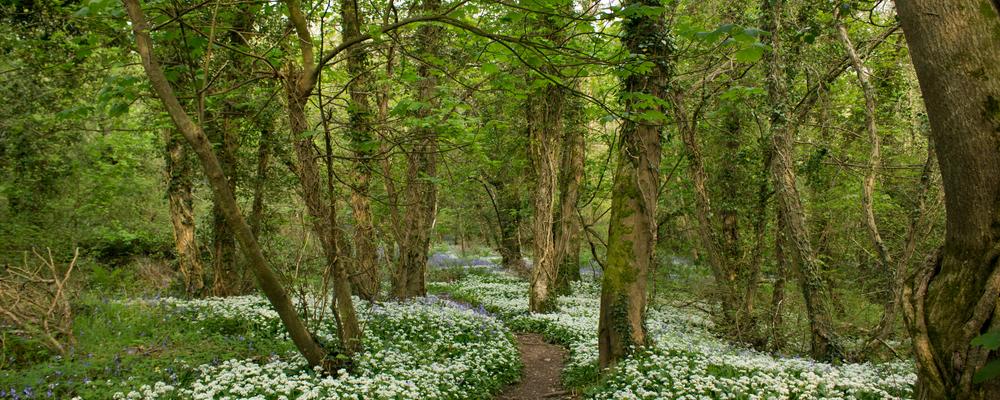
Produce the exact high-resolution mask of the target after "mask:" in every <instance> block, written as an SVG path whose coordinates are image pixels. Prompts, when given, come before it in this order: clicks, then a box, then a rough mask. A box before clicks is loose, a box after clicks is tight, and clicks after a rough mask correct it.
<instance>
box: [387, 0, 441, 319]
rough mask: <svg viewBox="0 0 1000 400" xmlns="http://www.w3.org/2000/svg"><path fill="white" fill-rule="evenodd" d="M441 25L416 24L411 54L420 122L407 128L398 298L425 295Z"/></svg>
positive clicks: (431, 4) (433, 209)
mask: <svg viewBox="0 0 1000 400" xmlns="http://www.w3.org/2000/svg"><path fill="white" fill-rule="evenodd" d="M440 7H441V2H440V1H439V0H422V1H421V3H420V6H419V7H418V9H419V10H421V11H423V12H425V13H427V14H433V13H436V12H438V9H439V8H440ZM442 31H443V29H442V28H441V27H440V26H434V25H431V24H425V25H421V26H420V27H419V28H417V39H416V40H417V50H416V52H417V54H419V55H420V57H421V58H422V60H423V61H422V62H421V64H420V66H419V67H418V68H417V75H418V76H419V81H418V83H417V87H416V96H415V97H416V101H417V103H418V104H419V105H420V107H419V109H418V110H417V112H416V117H417V118H420V119H423V120H424V121H423V122H424V124H423V125H421V126H418V127H416V128H414V129H412V131H411V137H412V141H413V145H412V147H411V148H410V149H408V150H407V153H406V161H407V169H406V188H407V190H406V194H405V196H404V198H405V202H406V209H405V210H404V212H403V216H402V222H403V226H402V227H401V231H403V232H404V234H403V241H402V243H400V260H399V265H398V266H397V270H396V272H395V274H394V275H393V282H392V293H393V296H394V297H396V298H400V299H407V298H411V297H415V296H423V295H425V294H427V287H426V274H427V250H428V249H429V248H430V236H431V230H432V229H434V221H435V217H436V215H437V184H436V183H435V182H434V179H435V178H436V176H437V157H438V154H437V152H438V138H437V132H436V131H435V126H434V125H433V123H431V122H430V121H431V120H433V119H434V118H436V117H435V116H433V113H434V111H435V109H436V106H437V103H438V100H437V89H438V78H437V72H436V71H435V70H434V66H433V65H430V64H429V63H430V62H433V61H434V60H436V59H437V58H438V57H439V56H438V54H439V52H440V49H439V48H438V46H439V44H440V41H441V36H442V34H443V32H442Z"/></svg>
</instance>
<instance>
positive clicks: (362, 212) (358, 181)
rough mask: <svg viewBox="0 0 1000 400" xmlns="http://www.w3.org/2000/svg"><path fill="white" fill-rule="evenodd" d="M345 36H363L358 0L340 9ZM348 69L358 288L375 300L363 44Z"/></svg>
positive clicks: (353, 51) (371, 141)
mask: <svg viewBox="0 0 1000 400" xmlns="http://www.w3.org/2000/svg"><path fill="white" fill-rule="evenodd" d="M340 15H341V18H342V19H343V35H344V38H345V40H349V39H351V38H355V37H358V36H361V23H362V18H361V15H360V11H359V10H358V4H357V1H356V0H344V1H343V2H341V10H340ZM347 70H348V73H349V74H350V78H351V81H350V82H349V83H348V92H349V94H350V101H349V102H348V104H347V114H348V117H349V119H350V121H349V123H348V135H347V136H348V138H349V139H350V142H351V149H352V151H353V152H354V157H355V160H354V181H353V182H352V184H351V210H352V211H353V212H354V265H355V268H354V271H353V273H352V274H351V277H352V278H354V279H353V280H352V282H353V283H354V289H355V290H357V291H358V295H359V296H361V298H363V299H365V300H368V301H373V300H375V299H376V298H377V297H378V292H379V286H380V284H381V279H380V276H379V269H378V262H377V261H378V260H377V256H376V253H375V227H374V225H373V224H372V214H371V201H370V197H369V196H370V195H369V186H370V185H371V177H372V172H371V171H372V156H373V155H374V153H375V148H376V143H375V138H374V135H372V131H373V129H374V124H373V120H372V118H373V115H372V110H371V103H370V101H369V98H368V92H369V90H370V87H369V86H371V74H370V73H369V72H368V57H367V54H366V52H365V50H364V49H363V48H361V47H357V46H355V47H352V48H350V49H348V50H347Z"/></svg>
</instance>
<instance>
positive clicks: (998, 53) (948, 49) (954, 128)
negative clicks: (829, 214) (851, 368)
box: [896, 0, 1000, 400]
mask: <svg viewBox="0 0 1000 400" xmlns="http://www.w3.org/2000/svg"><path fill="white" fill-rule="evenodd" d="M896 7H897V10H898V13H899V18H900V21H902V26H903V32H904V33H905V35H906V40H907V42H908V44H909V49H910V56H911V57H912V60H913V65H914V67H915V69H916V72H917V78H918V80H919V81H920V88H921V91H922V92H923V96H924V103H925V105H926V108H927V116H928V119H929V120H930V125H931V137H932V139H933V143H934V147H935V151H936V153H937V156H938V164H939V166H940V169H941V179H942V183H943V186H944V197H945V211H946V217H945V222H946V227H945V230H946V233H945V241H944V245H943V246H942V247H941V248H940V249H938V251H937V252H936V253H935V254H932V255H931V257H929V259H928V262H927V263H926V264H925V265H924V266H923V268H920V269H918V270H917V271H916V272H915V273H914V274H913V279H912V281H911V282H908V285H907V286H906V287H905V289H904V300H905V302H904V314H905V316H906V322H907V325H908V327H909V331H910V336H911V338H912V342H913V353H914V358H915V359H916V361H917V376H918V379H917V391H916V392H917V393H916V395H917V396H916V397H917V398H919V399H971V400H979V399H997V398H1000V379H997V378H995V377H994V378H992V379H990V380H986V381H984V382H977V380H975V379H974V376H975V374H976V372H977V371H979V370H980V369H981V368H982V367H983V366H984V365H986V364H987V363H989V362H997V360H998V359H1000V357H998V355H997V352H995V351H989V350H986V349H984V348H981V347H975V346H972V345H971V343H970V342H971V341H972V339H973V338H975V337H976V336H978V335H980V334H982V333H984V332H987V331H991V330H993V331H995V330H997V329H1000V315H998V309H997V305H998V304H997V299H998V298H1000V265H998V257H1000V9H998V7H1000V5H998V4H997V2H995V1H994V2H990V1H987V0H907V1H898V2H896Z"/></svg>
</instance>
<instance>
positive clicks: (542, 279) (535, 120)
mask: <svg viewBox="0 0 1000 400" xmlns="http://www.w3.org/2000/svg"><path fill="white" fill-rule="evenodd" d="M527 109H528V118H527V122H528V149H529V159H530V160H531V165H532V167H533V169H534V172H535V174H534V177H535V188H534V189H535V190H534V193H533V197H532V203H533V205H534V212H533V214H532V221H531V232H532V240H531V243H532V247H533V257H532V258H533V262H532V265H531V289H530V292H529V296H528V305H529V309H530V310H531V312H548V311H551V310H552V309H553V308H554V307H555V298H554V296H552V290H553V288H554V285H555V283H556V274H558V273H559V270H558V264H556V247H555V242H554V238H553V221H554V219H555V214H554V211H553V208H554V206H555V200H556V192H555V189H556V179H557V177H558V174H559V141H560V140H559V139H560V138H561V136H562V89H561V88H559V87H557V86H547V87H546V88H544V89H541V90H540V93H535V94H533V95H531V96H529V98H528V101H527Z"/></svg>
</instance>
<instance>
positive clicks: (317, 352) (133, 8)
mask: <svg viewBox="0 0 1000 400" xmlns="http://www.w3.org/2000/svg"><path fill="white" fill-rule="evenodd" d="M123 1H124V3H125V10H126V12H127V13H128V16H129V19H130V20H131V22H132V31H133V33H134V34H135V42H136V49H137V50H138V52H139V55H140V57H141V58H142V66H143V69H144V70H145V71H146V75H147V76H148V77H149V80H150V83H151V84H152V87H153V90H154V91H155V92H156V94H157V96H158V97H159V98H160V100H161V101H162V102H163V105H164V107H165V108H166V110H167V112H168V113H169V114H170V118H171V119H172V120H173V121H174V124H175V125H177V128H178V130H180V131H181V133H182V134H183V135H184V137H185V139H187V141H188V143H189V144H190V145H191V147H192V148H193V149H194V151H195V153H196V154H197V155H198V159H199V160H200V161H201V165H202V168H203V169H204V170H205V175H206V176H207V177H208V181H209V184H210V186H211V188H212V192H213V194H214V195H215V198H216V200H217V203H218V204H220V205H222V207H223V208H222V210H223V211H224V213H225V214H224V215H225V216H226V221H227V222H228V223H229V224H230V225H231V226H232V227H233V230H234V231H235V232H236V237H237V238H238V239H239V241H240V243H241V244H242V246H241V248H242V249H243V252H244V253H245V255H246V257H247V259H248V260H249V262H250V266H251V267H252V268H253V271H254V276H256V278H257V283H258V284H259V285H260V287H261V290H262V291H263V292H264V295H265V296H266V297H267V299H268V301H269V302H270V303H271V305H272V306H273V307H274V309H275V311H276V312H277V313H278V317H279V318H280V319H281V322H282V324H283V325H284V326H285V329H286V330H287V331H288V335H289V336H290V337H291V339H292V342H293V343H295V347H296V348H297V349H298V350H299V352H300V353H301V354H302V356H303V358H305V359H306V361H307V362H308V363H309V365H312V366H317V365H323V364H324V363H325V361H326V356H327V353H326V350H324V349H323V347H322V346H320V345H319V343H317V342H316V341H315V340H314V339H313V337H312V335H311V334H310V333H309V330H308V329H306V326H305V324H303V323H302V320H301V319H300V318H299V316H298V314H297V312H296V311H295V305H294V304H293V303H292V301H291V300H290V299H289V297H288V294H287V293H286V292H285V290H284V288H283V287H282V286H281V282H280V281H279V280H278V277H277V276H276V275H275V274H274V272H273V271H271V268H270V267H269V266H268V265H267V261H266V260H265V259H264V254H263V253H262V252H261V250H260V246H259V245H258V244H257V238H255V237H254V236H253V233H252V232H251V231H250V225H248V224H247V222H246V220H245V219H244V218H243V214H242V213H241V212H240V209H239V205H238V204H237V203H236V197H234V196H233V192H232V191H231V190H229V182H228V181H227V180H226V176H225V174H224V173H223V172H222V166H221V165H220V164H219V160H218V158H217V157H216V156H215V153H214V152H213V151H212V145H211V143H210V142H209V141H208V138H207V137H206V136H205V132H204V131H202V129H201V127H199V126H198V125H196V124H195V123H194V122H193V121H191V118H190V117H189V116H188V115H187V113H186V112H185V111H184V108H183V107H182V106H181V104H180V102H178V101H177V97H176V96H174V92H173V89H172V88H171V87H170V83H169V82H168V81H167V78H166V76H165V75H164V74H163V70H162V69H160V65H159V63H157V61H156V59H155V58H154V56H153V41H152V40H151V39H150V37H149V25H148V24H147V23H146V18H145V16H143V14H142V8H141V6H140V5H139V2H138V0H123Z"/></svg>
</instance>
